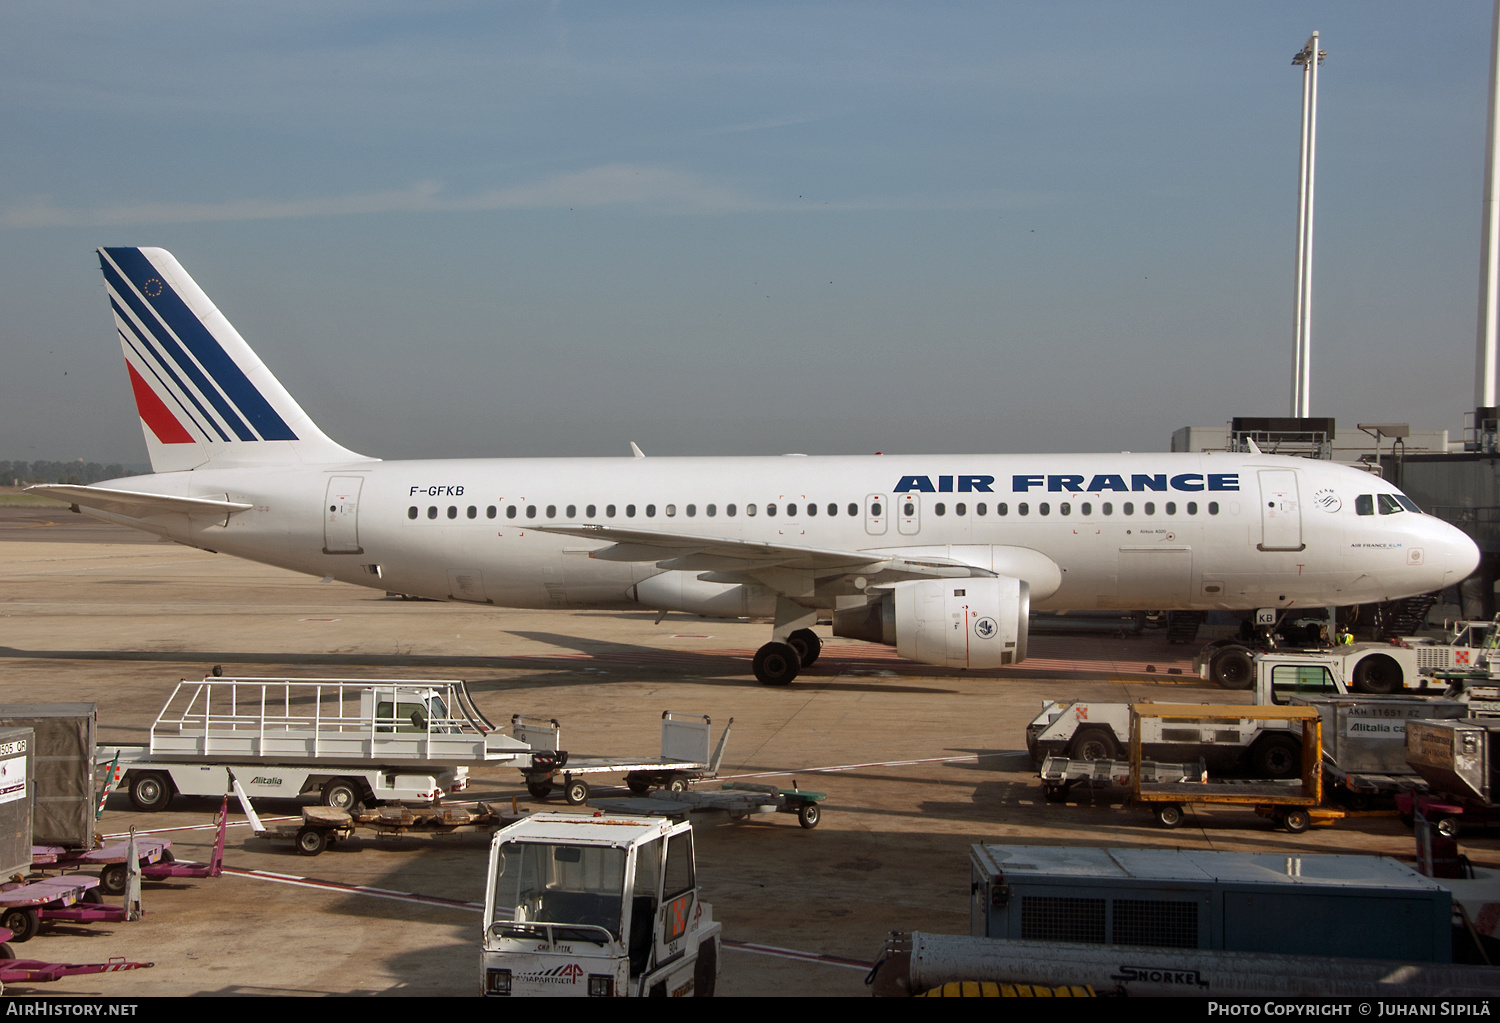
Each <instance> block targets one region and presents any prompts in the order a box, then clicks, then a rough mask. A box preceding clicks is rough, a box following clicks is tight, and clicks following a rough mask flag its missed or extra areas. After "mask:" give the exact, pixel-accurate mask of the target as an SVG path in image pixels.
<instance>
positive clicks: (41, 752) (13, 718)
mask: <svg viewBox="0 0 1500 1023" xmlns="http://www.w3.org/2000/svg"><path fill="white" fill-rule="evenodd" d="M97 719H98V713H97V707H96V705H95V704H92V703H27V704H16V703H10V704H0V728H30V729H31V730H32V732H33V733H34V734H35V738H36V742H35V749H34V750H33V751H32V772H33V776H34V778H35V779H36V787H35V790H34V791H33V792H32V817H31V828H32V833H31V841H32V842H33V843H34V844H37V845H60V846H65V847H67V848H70V849H92V848H93V846H94V804H95V795H94V730H95V727H96V721H97Z"/></svg>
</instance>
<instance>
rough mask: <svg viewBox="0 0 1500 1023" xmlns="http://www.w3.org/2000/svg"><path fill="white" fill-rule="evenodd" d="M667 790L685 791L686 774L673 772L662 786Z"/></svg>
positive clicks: (686, 784) (686, 787) (686, 788)
mask: <svg viewBox="0 0 1500 1023" xmlns="http://www.w3.org/2000/svg"><path fill="white" fill-rule="evenodd" d="M664 787H665V788H666V790H667V791H668V792H686V791H687V790H688V776H687V775H685V774H674V775H672V776H671V777H670V778H668V779H667V784H666V785H665V786H664Z"/></svg>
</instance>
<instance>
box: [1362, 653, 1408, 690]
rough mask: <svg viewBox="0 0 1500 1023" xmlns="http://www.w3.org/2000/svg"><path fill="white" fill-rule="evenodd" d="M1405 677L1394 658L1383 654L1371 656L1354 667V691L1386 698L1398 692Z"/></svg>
mask: <svg viewBox="0 0 1500 1023" xmlns="http://www.w3.org/2000/svg"><path fill="white" fill-rule="evenodd" d="M1405 681H1406V676H1405V675H1404V674H1403V673H1402V671H1401V665H1399V664H1397V663H1396V660H1395V658H1393V657H1388V656H1386V655H1385V654H1371V655H1370V656H1369V657H1366V658H1365V659H1364V660H1362V661H1360V662H1359V663H1358V664H1356V665H1355V666H1354V691H1355V692H1356V693H1371V694H1373V695H1375V696H1387V695H1389V694H1391V693H1394V692H1398V691H1400V689H1401V686H1402V683H1404V682H1405Z"/></svg>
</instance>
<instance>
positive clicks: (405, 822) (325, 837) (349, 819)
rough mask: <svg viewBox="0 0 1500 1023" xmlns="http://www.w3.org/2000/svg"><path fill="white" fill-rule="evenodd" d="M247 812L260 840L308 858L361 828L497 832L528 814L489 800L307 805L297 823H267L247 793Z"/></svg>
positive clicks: (378, 833) (397, 832) (379, 834)
mask: <svg viewBox="0 0 1500 1023" xmlns="http://www.w3.org/2000/svg"><path fill="white" fill-rule="evenodd" d="M242 802H243V805H245V807H246V816H247V817H249V818H250V826H251V829H252V830H253V831H254V832H255V837H256V838H266V839H270V840H271V841H274V842H290V843H292V845H293V846H294V847H295V848H296V850H297V852H299V853H301V854H302V855H303V856H316V855H318V854H319V853H321V852H322V851H323V850H324V849H326V848H328V847H329V846H330V845H333V844H334V843H336V842H342V841H347V840H349V839H351V838H353V837H354V836H355V835H356V834H357V833H358V832H360V831H368V832H370V833H372V834H373V835H374V836H375V837H376V838H402V837H406V836H409V835H453V834H457V833H459V832H474V831H494V830H496V829H497V828H502V827H504V826H505V825H507V824H513V823H515V822H516V821H517V820H520V819H521V818H522V817H524V816H525V814H523V813H519V812H512V813H505V812H504V811H501V810H497V809H495V808H494V807H492V806H490V805H489V804H488V803H480V804H478V809H477V810H469V809H465V808H464V807H460V806H434V807H418V808H413V807H409V806H381V807H376V808H374V809H370V810H364V809H356V810H352V811H351V810H341V809H339V808H338V807H333V806H305V807H303V808H302V820H301V822H300V823H297V824H290V825H278V826H276V827H270V828H268V827H266V826H264V825H263V824H261V821H260V818H259V816H257V815H255V812H254V810H253V809H250V808H249V800H248V799H244V798H243V797H242Z"/></svg>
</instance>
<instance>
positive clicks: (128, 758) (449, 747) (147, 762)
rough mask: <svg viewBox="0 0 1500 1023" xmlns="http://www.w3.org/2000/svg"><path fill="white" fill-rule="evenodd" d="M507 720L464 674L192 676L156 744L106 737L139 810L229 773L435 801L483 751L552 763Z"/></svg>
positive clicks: (108, 753) (274, 790)
mask: <svg viewBox="0 0 1500 1023" xmlns="http://www.w3.org/2000/svg"><path fill="white" fill-rule="evenodd" d="M565 756H566V755H565V754H557V753H556V751H550V750H549V751H534V750H532V749H531V747H530V746H529V745H527V744H526V743H524V742H521V741H519V740H517V739H515V738H512V737H511V736H508V735H505V734H504V733H503V732H501V731H498V730H497V729H495V727H494V726H493V725H492V724H490V722H489V721H488V720H487V719H486V718H485V717H484V715H483V714H482V713H480V711H479V709H478V708H477V707H476V706H475V705H474V702H473V700H472V699H471V698H470V696H469V693H468V689H467V687H466V686H465V685H464V683H463V682H461V681H441V682H433V681H424V680H413V679H402V680H385V679H348V678H319V679H275V678H221V677H212V676H211V677H206V678H204V679H202V680H201V681H190V680H187V679H184V680H183V681H181V682H179V683H178V685H177V687H176V688H175V689H174V690H173V691H172V695H171V696H170V697H169V698H168V699H167V702H166V705H165V706H164V707H163V708H162V710H161V713H160V714H158V715H157V717H156V720H155V722H153V724H152V725H151V737H150V742H149V744H146V745H140V744H132V745H125V744H120V745H100V746H97V747H96V748H95V754H94V762H95V765H96V766H97V767H98V768H100V769H103V770H107V771H108V772H109V776H108V778H107V779H106V783H105V784H106V789H112V788H114V787H116V786H123V787H124V788H125V790H126V791H127V792H128V793H129V795H130V801H131V802H132V803H133V804H134V805H135V807H136V809H138V810H142V811H146V812H152V811H156V810H162V809H165V808H166V806H167V804H168V803H170V802H171V800H172V797H173V796H174V795H175V794H179V793H180V794H182V795H186V796H220V795H223V794H224V793H226V792H228V791H229V790H230V778H229V776H230V773H231V772H232V773H233V775H234V777H235V778H236V779H238V781H239V782H240V785H241V786H242V787H243V789H244V790H245V793H246V794H247V795H249V796H251V797H255V798H282V799H295V798H297V797H299V796H302V795H305V794H308V793H317V794H318V796H319V797H320V800H321V801H322V802H323V803H324V804H325V805H328V806H333V807H338V808H340V809H352V808H356V807H357V806H358V805H359V804H361V803H372V802H374V801H377V800H416V801H424V802H436V801H438V800H440V799H441V798H442V797H443V796H444V795H445V794H448V793H455V792H461V791H463V790H464V789H465V788H467V787H468V784H469V773H468V772H469V765H471V764H474V763H479V762H486V763H514V764H516V766H521V765H522V763H523V762H525V763H528V764H529V763H532V762H542V763H546V762H550V761H551V760H555V759H562V758H564V757H565Z"/></svg>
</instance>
